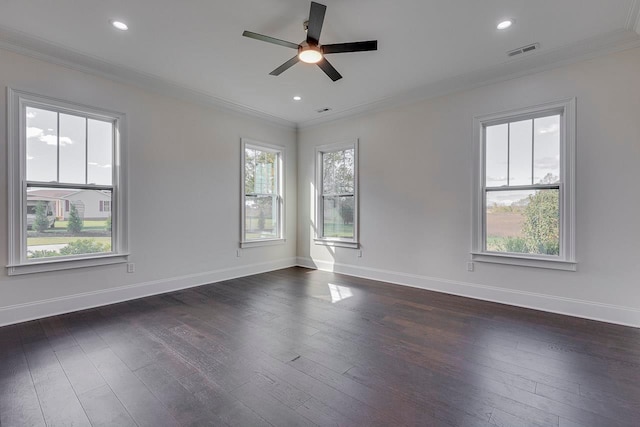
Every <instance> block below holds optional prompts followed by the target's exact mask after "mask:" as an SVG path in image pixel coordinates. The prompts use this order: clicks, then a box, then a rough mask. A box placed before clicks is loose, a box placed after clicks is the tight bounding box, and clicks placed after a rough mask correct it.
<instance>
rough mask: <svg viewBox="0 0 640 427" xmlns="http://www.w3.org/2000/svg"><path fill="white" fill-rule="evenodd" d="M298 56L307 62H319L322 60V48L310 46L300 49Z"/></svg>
mask: <svg viewBox="0 0 640 427" xmlns="http://www.w3.org/2000/svg"><path fill="white" fill-rule="evenodd" d="M298 58H300V61H302V62H306V63H307V64H317V63H318V62H320V61H322V53H321V52H320V49H318V48H314V47H311V46H309V47H306V48H304V49H301V50H300V52H299V53H298Z"/></svg>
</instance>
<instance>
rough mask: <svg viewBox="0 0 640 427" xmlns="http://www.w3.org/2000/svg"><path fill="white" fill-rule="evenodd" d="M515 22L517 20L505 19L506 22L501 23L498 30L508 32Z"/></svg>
mask: <svg viewBox="0 0 640 427" xmlns="http://www.w3.org/2000/svg"><path fill="white" fill-rule="evenodd" d="M514 22H515V20H513V19H505V20H504V21H500V23H498V26H497V27H496V28H497V29H499V30H506V29H507V28H509V27H511V26H512V25H513V23H514Z"/></svg>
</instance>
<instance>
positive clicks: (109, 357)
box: [89, 348, 179, 427]
mask: <svg viewBox="0 0 640 427" xmlns="http://www.w3.org/2000/svg"><path fill="white" fill-rule="evenodd" d="M89 359H90V360H91V362H92V363H93V364H94V366H95V367H96V369H97V370H98V372H100V375H102V377H103V378H104V379H105V380H106V382H107V384H109V386H110V387H111V390H113V392H114V393H115V395H116V397H117V398H118V400H119V401H120V402H121V403H122V404H123V405H124V407H125V408H126V410H127V412H128V413H129V414H130V415H131V417H132V418H133V419H134V421H135V422H136V423H137V424H138V425H139V426H149V427H154V426H177V425H179V423H178V422H177V421H176V420H175V419H174V418H173V417H172V416H171V415H170V414H169V411H168V410H167V408H166V407H165V406H164V405H163V404H162V403H161V402H160V401H159V400H158V399H157V398H156V397H155V396H154V395H153V394H152V393H151V391H149V389H148V388H147V386H145V385H144V383H142V381H140V380H139V379H138V377H136V376H135V374H134V373H133V372H131V370H130V369H129V368H128V367H127V365H125V363H124V362H123V361H122V360H120V359H119V358H118V356H116V354H115V353H114V352H113V351H111V349H109V348H107V349H103V350H98V351H96V352H93V353H91V354H89Z"/></svg>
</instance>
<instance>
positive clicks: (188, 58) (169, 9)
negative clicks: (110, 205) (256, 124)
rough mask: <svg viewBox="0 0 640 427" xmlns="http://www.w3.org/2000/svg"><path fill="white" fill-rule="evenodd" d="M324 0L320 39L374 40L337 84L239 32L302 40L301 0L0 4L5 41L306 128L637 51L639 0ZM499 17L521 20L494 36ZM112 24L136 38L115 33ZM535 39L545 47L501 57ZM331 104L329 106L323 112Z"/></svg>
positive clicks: (342, 66)
mask: <svg viewBox="0 0 640 427" xmlns="http://www.w3.org/2000/svg"><path fill="white" fill-rule="evenodd" d="M319 2H320V3H323V4H326V5H327V13H326V17H325V22H324V27H323V30H322V36H321V39H320V42H321V43H324V44H329V43H341V42H350V41H361V40H370V39H377V40H378V51H375V52H360V53H348V54H335V55H331V56H328V57H327V58H328V59H329V60H330V61H331V63H332V64H333V65H334V66H335V67H336V68H337V69H338V71H339V72H340V73H341V74H342V75H343V79H342V80H339V81H337V82H335V83H334V82H332V81H331V80H330V79H329V78H328V77H327V76H326V75H325V74H324V73H323V72H322V71H321V70H320V69H319V68H318V67H317V66H315V65H309V64H303V63H299V64H297V65H295V66H294V67H293V68H291V69H289V70H287V71H285V72H284V73H283V74H282V75H280V76H279V77H273V76H270V75H269V72H270V71H272V70H273V69H274V68H276V67H277V66H278V65H280V64H282V63H283V62H285V61H286V60H288V59H289V58H291V57H292V56H294V54H295V51H293V50H291V49H288V48H285V47H281V46H276V45H272V44H268V43H264V42H260V41H257V40H252V39H249V38H245V37H242V32H243V30H250V31H254V32H257V33H262V34H266V35H269V36H272V37H276V38H280V39H284V40H288V41H292V42H295V43H299V42H301V41H302V40H303V39H304V38H305V33H304V31H303V28H302V22H303V21H304V20H305V19H306V18H307V15H308V12H309V5H310V2H309V1H307V0H236V1H215V0H214V1H211V0H209V1H207V0H182V1H176V0H135V1H131V0H110V1H104V0H82V1H79V0H55V1H51V0H0V46H4V47H9V48H19V49H22V51H28V52H31V53H34V52H35V53H44V54H48V55H52V56H57V57H59V58H60V57H65V58H66V59H67V60H68V61H71V62H74V63H76V64H77V65H79V66H83V67H85V68H87V67H88V68H92V69H95V70H96V71H98V72H101V73H102V74H108V75H110V76H115V77H119V78H122V79H126V78H127V77H129V78H130V80H136V79H137V80H138V81H142V80H144V79H147V80H148V81H153V82H154V85H155V87H156V88H159V87H161V86H166V87H167V88H171V89H172V91H173V92H174V93H176V92H177V91H182V92H184V93H185V94H187V93H188V94H191V96H197V97H199V98H200V99H201V100H202V99H208V100H209V101H210V102H212V103H214V104H216V103H217V104H223V105H226V106H230V107H231V108H235V109H241V110H247V111H250V112H254V113H256V114H259V115H266V116H271V117H274V118H277V119H278V120H280V121H282V122H285V123H289V124H296V125H302V126H304V125H306V124H311V123H314V122H317V121H320V120H323V119H324V118H326V117H332V118H334V117H339V116H341V115H346V114H348V113H352V112H357V111H361V110H365V109H368V108H372V107H374V106H376V105H380V104H381V103H384V102H391V100H393V102H398V101H400V100H401V99H402V98H403V97H409V98H410V97H411V96H415V94H421V95H425V96H426V95H429V94H431V93H433V94H437V93H439V92H442V91H443V90H455V89H459V88H462V86H465V85H467V86H469V85H473V84H480V83H483V82H487V81H491V80H494V79H496V78H500V77H504V76H505V75H506V74H509V75H513V74H514V73H523V72H527V70H532V69H535V68H537V67H538V68H539V67H543V66H549V65H552V64H553V63H557V62H558V61H566V60H570V59H571V58H572V57H578V56H580V57H584V56H586V55H589V54H593V53H594V52H596V51H598V50H603V49H609V50H611V49H615V48H622V47H624V46H630V45H638V44H640V35H639V34H638V33H637V32H635V31H634V30H636V29H637V28H638V10H639V9H640V0H535V1H533V0H482V1H479V0H396V1H389V0H319ZM505 17H511V18H515V20H516V24H515V25H514V26H513V27H512V28H511V29H509V30H507V31H502V32H501V31H498V30H496V28H495V27H496V24H497V22H498V21H499V20H501V19H502V18H505ZM111 19H120V20H123V21H125V22H126V23H127V24H128V25H129V27H130V30H129V31H127V32H119V31H117V30H115V29H113V28H112V27H111V26H110V25H109V20H111ZM535 42H538V43H540V45H541V50H540V51H539V52H537V53H533V54H529V55H528V56H526V57H522V58H519V59H509V58H508V57H507V56H506V52H507V51H508V50H511V49H515V48H517V47H520V46H523V45H527V44H530V43H535ZM294 95H300V96H302V98H303V100H302V101H299V102H295V101H293V100H292V97H293V96H294ZM324 107H329V108H331V109H332V110H331V111H330V112H328V113H322V114H319V113H317V112H316V110H318V109H320V108H324Z"/></svg>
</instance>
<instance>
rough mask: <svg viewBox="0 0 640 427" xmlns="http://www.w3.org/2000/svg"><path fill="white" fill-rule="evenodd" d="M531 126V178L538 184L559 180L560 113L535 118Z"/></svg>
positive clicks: (552, 182)
mask: <svg viewBox="0 0 640 427" xmlns="http://www.w3.org/2000/svg"><path fill="white" fill-rule="evenodd" d="M533 127H534V135H535V144H534V146H533V147H534V148H533V154H534V161H533V166H534V177H533V180H534V182H535V183H540V184H554V183H557V182H560V115H556V116H551V117H542V118H540V119H535V121H534V125H533Z"/></svg>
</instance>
